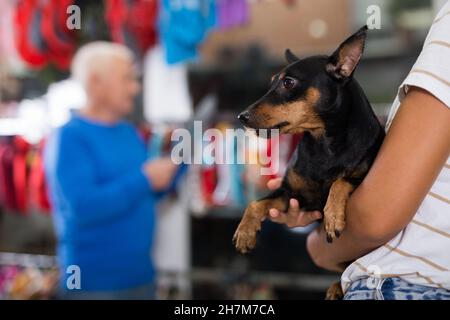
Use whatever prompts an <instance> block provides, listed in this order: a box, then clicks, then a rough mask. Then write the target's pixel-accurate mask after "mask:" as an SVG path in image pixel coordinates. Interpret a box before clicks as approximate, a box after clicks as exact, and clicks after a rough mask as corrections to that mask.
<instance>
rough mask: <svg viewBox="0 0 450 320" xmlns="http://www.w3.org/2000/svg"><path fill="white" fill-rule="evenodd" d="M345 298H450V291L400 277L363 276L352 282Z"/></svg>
mask: <svg viewBox="0 0 450 320" xmlns="http://www.w3.org/2000/svg"><path fill="white" fill-rule="evenodd" d="M344 300H450V291H449V290H446V289H441V288H433V287H427V286H422V285H417V284H412V283H409V282H407V281H405V280H403V279H400V278H383V279H376V278H363V279H359V280H356V281H354V282H352V284H351V285H350V287H349V288H348V290H347V292H346V293H345V296H344Z"/></svg>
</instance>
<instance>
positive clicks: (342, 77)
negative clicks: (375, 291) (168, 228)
mask: <svg viewBox="0 0 450 320" xmlns="http://www.w3.org/2000/svg"><path fill="white" fill-rule="evenodd" d="M366 33H367V27H366V26H365V27H363V28H361V29H360V30H358V31H357V32H356V33H355V34H353V35H352V36H351V37H349V38H348V39H347V40H345V41H344V42H343V43H342V44H341V45H340V46H339V47H338V49H337V50H336V51H335V52H334V53H333V54H332V55H331V56H313V57H309V58H305V59H298V58H297V57H295V55H294V54H293V53H292V52H291V51H290V50H287V51H286V58H287V60H288V62H289V65H288V66H287V67H286V68H284V69H283V70H282V71H281V72H280V73H279V74H277V75H275V76H273V78H272V82H271V85H270V89H269V91H268V92H267V93H266V94H265V95H264V96H263V97H262V98H261V99H259V100H258V101H257V102H255V103H254V104H253V105H252V106H250V107H249V108H248V109H247V110H246V111H244V112H243V113H241V114H240V115H239V119H240V120H241V121H242V123H243V124H244V125H245V126H246V127H249V128H253V129H256V131H257V133H259V132H260V130H261V129H279V130H280V132H281V133H304V136H303V138H302V140H301V141H300V143H299V144H298V146H297V148H296V151H295V153H294V155H293V157H292V159H291V160H290V163H289V166H288V169H287V171H286V174H285V176H284V178H283V182H282V185H281V187H280V188H279V189H277V190H275V191H274V192H272V193H271V194H270V195H268V196H267V197H264V198H262V199H260V200H258V201H253V202H252V203H250V204H249V206H248V207H247V209H246V211H245V214H244V216H243V218H242V221H241V223H240V224H239V227H238V229H237V230H236V233H235V235H234V237H233V241H234V242H235V244H236V248H237V249H238V250H239V251H241V252H242V253H245V252H247V251H248V250H250V249H252V248H253V247H254V246H255V245H256V233H257V232H258V231H259V229H260V228H261V221H262V220H263V219H264V218H265V217H266V216H267V215H268V211H269V209H270V208H276V209H278V210H281V211H286V210H287V209H288V207H289V199H290V198H296V199H298V201H299V203H300V205H301V208H302V209H304V210H307V211H312V210H320V211H323V212H324V226H325V230H326V233H327V240H328V241H329V242H332V241H333V240H334V239H336V238H338V237H339V235H340V233H341V232H342V230H343V229H344V226H345V206H346V203H347V199H348V198H349V196H350V194H351V193H352V192H353V190H354V189H355V188H356V187H357V186H358V185H359V184H360V183H361V182H362V180H363V179H364V177H365V176H366V174H367V172H368V170H369V168H370V167H371V165H372V163H373V161H374V159H375V157H376V155H377V153H378V150H379V148H380V146H381V144H382V142H383V139H384V130H383V127H382V126H381V125H380V123H379V122H378V120H377V118H376V116H375V114H374V112H373V110H372V108H371V106H370V103H369V101H368V100H367V98H366V96H365V94H364V92H363V90H362V89H361V87H360V86H359V84H358V82H357V81H356V80H355V79H354V78H353V73H354V70H355V68H356V67H357V65H358V63H359V61H360V58H361V56H362V53H363V50H364V45H365V39H366ZM340 294H341V292H340V286H339V285H337V284H335V285H334V286H332V288H330V289H329V291H328V294H327V297H328V298H336V297H338V296H339V295H340Z"/></svg>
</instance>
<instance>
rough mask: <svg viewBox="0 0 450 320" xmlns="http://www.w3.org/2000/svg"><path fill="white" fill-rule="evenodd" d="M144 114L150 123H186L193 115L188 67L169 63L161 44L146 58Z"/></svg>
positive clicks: (151, 50) (150, 51)
mask: <svg viewBox="0 0 450 320" xmlns="http://www.w3.org/2000/svg"><path fill="white" fill-rule="evenodd" d="M143 92H144V117H145V119H146V120H147V121H148V122H149V123H167V122H169V123H183V122H185V121H187V120H188V119H190V118H191V116H192V102H191V97H190V94H189V87H188V79H187V66H186V65H184V64H178V65H168V64H167V63H166V61H165V59H164V52H163V49H162V48H161V47H160V46H156V47H154V48H152V49H150V50H149V52H148V53H147V55H146V57H145V61H144V83H143Z"/></svg>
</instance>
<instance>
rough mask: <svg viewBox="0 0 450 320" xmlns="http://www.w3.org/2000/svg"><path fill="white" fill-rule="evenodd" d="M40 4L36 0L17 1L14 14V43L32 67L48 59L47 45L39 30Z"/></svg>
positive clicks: (42, 64)
mask: <svg viewBox="0 0 450 320" xmlns="http://www.w3.org/2000/svg"><path fill="white" fill-rule="evenodd" d="M41 22H42V5H40V1H38V0H29V1H19V2H18V3H17V7H16V14H15V31H16V45H17V50H18V51H19V54H20V56H21V58H22V59H23V60H24V61H25V62H26V63H27V64H28V65H29V66H30V67H34V68H41V67H44V66H45V65H46V64H47V63H48V61H49V57H48V52H47V45H46V43H45V41H44V39H43V37H42V33H41V32H40V25H41Z"/></svg>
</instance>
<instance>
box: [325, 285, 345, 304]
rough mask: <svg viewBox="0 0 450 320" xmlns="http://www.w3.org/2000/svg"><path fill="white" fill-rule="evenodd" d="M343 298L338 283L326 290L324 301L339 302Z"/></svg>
mask: <svg viewBox="0 0 450 320" xmlns="http://www.w3.org/2000/svg"><path fill="white" fill-rule="evenodd" d="M343 297H344V293H343V292H342V287H341V283H340V282H335V283H333V284H332V285H331V287H329V288H328V290H327V295H326V296H325V300H341V299H342V298H343Z"/></svg>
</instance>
